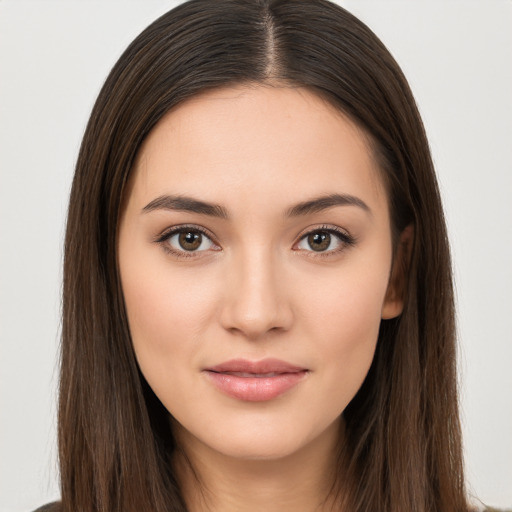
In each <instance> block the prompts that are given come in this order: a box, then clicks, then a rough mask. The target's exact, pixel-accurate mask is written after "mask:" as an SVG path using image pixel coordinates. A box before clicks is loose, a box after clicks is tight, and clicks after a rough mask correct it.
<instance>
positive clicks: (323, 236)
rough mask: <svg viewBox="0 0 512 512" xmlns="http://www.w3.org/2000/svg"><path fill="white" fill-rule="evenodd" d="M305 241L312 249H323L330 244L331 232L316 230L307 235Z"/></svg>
mask: <svg viewBox="0 0 512 512" xmlns="http://www.w3.org/2000/svg"><path fill="white" fill-rule="evenodd" d="M307 241H308V245H309V247H310V248H311V249H313V251H316V252H320V251H325V250H327V249H328V248H329V246H330V245H331V234H330V233H328V232H327V231H316V232H314V233H310V234H309V235H308V237H307Z"/></svg>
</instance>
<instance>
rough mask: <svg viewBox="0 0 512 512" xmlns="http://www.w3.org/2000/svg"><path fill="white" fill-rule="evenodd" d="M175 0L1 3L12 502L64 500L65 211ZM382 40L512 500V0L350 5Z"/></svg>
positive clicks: (504, 487) (474, 469) (495, 490)
mask: <svg viewBox="0 0 512 512" xmlns="http://www.w3.org/2000/svg"><path fill="white" fill-rule="evenodd" d="M176 3H177V2H172V1H164V0H139V1H136V2H134V1H126V0H125V1H123V2H114V1H109V2H107V1H102V2H99V1H86V0H81V1H80V0H61V1H55V0H51V1H50V0H38V1H32V2H29V1H24V0H0V171H1V181H0V250H1V253H0V258H1V259H0V338H1V339H0V351H1V352H0V414H1V424H0V429H1V430H0V433H1V437H0V486H1V487H0V511H2V512H3V511H5V512H7V511H13V512H18V511H20V512H21V511H28V510H31V509H33V508H35V507H36V506H38V505H41V504H43V503H44V502H47V501H50V500H52V499H55V498H57V497H58V495H59V493H58V486H57V469H56V456H55V455H56V435H55V394H56V386H57V371H56V360H57V347H58V340H59V314H60V312H59V309H60V297H59V293H60V281H61V271H60V267H61V259H62V250H61V245H62V237H63V231H64V215H65V210H66V203H67V194H68V191H69V186H70V181H71V177H72V171H73V165H74V161H75V158H76V155H77V150H78V147H79V143H80V139H81V135H82V133H83V129H84V126H85V123H86V120H87V117H88V114H89V112H90V109H91V107H92V104H93V101H94V99H95V96H96V94H97V93H98V90H99V88H100V86H101V84H102V82H103V80H104V78H105V77H106V75H107V73H108V71H109V69H110V67H111V66H112V65H113V63H114V62H115V60H116V59H117V57H118V56H119V55H120V53H121V52H122V50H123V49H124V48H125V47H126V45H127V44H128V43H129V42H130V41H131V40H132V39H133V38H134V37H135V36H136V35H137V34H138V33H139V32H140V31H141V30H142V29H143V28H144V27H145V26H146V25H147V24H149V23H150V22H151V21H153V19H155V18H156V17H157V16H158V15H160V14H162V13H163V12H165V11H167V10H168V9H170V8H171V7H172V6H174V5H176ZM339 3H340V4H341V5H343V6H345V7H347V8H348V9H349V10H351V11H352V12H353V13H354V14H356V15H358V16H359V17H360V18H361V19H362V20H363V21H365V22H366V23H368V24H369V25H370V27H371V28H372V29H373V30H374V31H375V32H376V33H377V34H378V35H379V36H380V37H381V38H382V40H383V41H384V43H385V44H386V45H387V46H388V47H389V49H390V50H391V51H392V53H393V54H394V55H395V57H396V58H397V60H398V62H399V63H400V64H401V66H402V67H403V69H404V71H405V74H406V76H407V77H408V78H409V80H410V83H411V86H412V88H413V91H414V93H415V95H416V98H417V100H418V103H419V106H420V110H421V112H422V114H423V116H424V121H425V123H426V127H427V131H428V134H429V137H430V141H431V144H432V150H433V154H434V158H435V161H436V165H437V170H438V173H439V179H440V183H441V188H442V193H443V196H444V200H445V204H446V210H447V216H448V224H449V230H450V234H451V240H452V245H453V253H454V262H455V276H456V282H457V297H458V319H459V335H460V346H461V349H460V352H461V360H460V368H461V384H462V386H461V389H462V395H461V400H462V406H463V422H464V436H465V446H466V460H467V462H466V465H467V475H468V480H469V483H470V486H471V490H472V492H473V493H474V494H475V495H477V496H479V497H480V498H481V499H482V500H483V501H485V502H487V503H489V504H494V505H499V506H511V505H512V370H511V367H512V200H511V196H512V149H511V134H512V66H511V64H512V24H511V22H512V3H511V1H509V0H479V1H471V0H462V1H459V0H445V1H441V0H438V1H432V0H429V1H427V0H416V1H414V2H413V1H410V0H401V1H390V0H379V1H370V0H346V1H340V2H339Z"/></svg>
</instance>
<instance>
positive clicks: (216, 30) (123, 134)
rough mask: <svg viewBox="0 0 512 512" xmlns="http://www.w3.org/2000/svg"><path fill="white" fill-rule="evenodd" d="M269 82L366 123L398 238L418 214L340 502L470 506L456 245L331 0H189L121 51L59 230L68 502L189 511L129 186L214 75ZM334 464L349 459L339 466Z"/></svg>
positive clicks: (372, 68)
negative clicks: (140, 350)
mask: <svg viewBox="0 0 512 512" xmlns="http://www.w3.org/2000/svg"><path fill="white" fill-rule="evenodd" d="M274 81H278V82H280V83H285V84H289V85H291V86H301V87H306V88H309V89H310V90H312V91H314V92H315V93H317V94H319V95H321V96H322V97H324V98H327V99H328V100H329V101H330V102H331V103H332V104H334V105H336V107H337V108H339V109H340V110H341V111H343V112H344V113H345V114H346V115H348V116H350V118H351V119H352V120H354V121H355V122H356V123H358V124H359V125H360V126H361V127H363V129H364V130H365V132H366V133H367V134H368V136H369V139H370V140H371V141H372V146H373V150H374V153H375V158H377V159H378V162H379V164H380V167H381V169H382V174H383V176H384V179H385V182H386V184H387V185H388V191H389V197H390V204H391V215H392V222H393V231H394V236H395V238H397V235H398V234H399V233H400V232H401V231H402V230H403V229H404V227H405V226H407V225H410V224H412V225H413V226H414V232H415V237H414V246H413V249H412V255H411V262H410V267H409V280H408V290H407V302H406V306H405V309H404V311H403V313H402V315H401V316H400V317H399V318H397V319H393V320H384V321H382V324H381V329H380V334H379V340H378V344H377V350H376V353H375V358H374V361H373V364H372V366H371V369H370V371H369V373H368V376H367V378H366V380H365V382H364V384H363V386H362V387H361V389H360V390H359V392H358V393H357V395H356V396H355V398H354V399H353V400H352V402H351V403H350V404H349V406H348V407H347V408H346V410H345V411H344V417H345V420H346V441H345V450H344V459H343V464H344V466H345V467H348V474H349V475H350V478H349V479H348V480H346V481H345V482H344V485H345V489H344V499H345V504H346V505H347V506H348V508H347V509H348V510H351V511H354V512H355V511H357V512H363V511H365V512H406V511H407V512H410V511H412V510H414V511H415V512H434V511H436V512H441V511H443V512H445V511H464V510H467V505H466V501H465V494H464V479H463V464H462V450H461V436H460V426H459V417H458V398H457V386H456V365H455V351H456V349H455V332H454V306H453V290H452V277H451V269H450V255H449V247H448V242H447V237H446V228H445V222H444V217H443V211H442V206H441V202H440V198H439V191H438V187H437V183H436V179H435V175H434V170H433V165H432V160H431V156H430V152H429V147H428V143H427V139H426V136H425V132H424V128H423V125H422V122H421V119H420V116H419V113H418V110H417V108H416V105H415V102H414V99H413V96H412V94H411V91H410V89H409V87H408V85H407V82H406V80H405V78H404V76H403V74H402V72H401V71H400V68H399V67H398V65H397V63H396V62H395V61H394V59H393V58H392V56H391V55H390V54H389V52H388V51H387V50H386V48H385V47H384V46H383V44H382V43H381V42H380V41H379V39H378V38H377V37H376V36H375V35H374V34H373V33H372V32H371V30H370V29H369V28H368V27H366V26H365V25H364V24H363V23H361V22H360V21H359V20H357V19H356V18H355V17H354V16H352V15H351V14H349V13H348V12H347V11H345V10H344V9H342V8H341V7H338V6H337V5H335V4H332V3H330V2H328V1H326V0H294V1H290V0H191V1H189V2H186V3H184V4H181V5H179V6H178V7H176V8H175V9H173V10H172V11H170V12H168V13H167V14H165V15H163V16H162V17H161V18H159V19H158V20H156V21H155V22H154V23H153V24H152V25H150V26H149V27H148V28H147V29H146V30H144V31H143V32H142V33H141V34H140V35H139V36H138V37H137V38H136V39H135V40H134V41H133V43H132V44H131V45H130V46H129V47H128V48H127V50H126V51H125V52H124V54H123V55H122V56H121V58H120V59H119V60H118V62H117V63H116V64H115V66H114V68H113V69H112V71H111V73H110V75H109V76H108V78H107V80H106V82H105V84H104V86H103V88H102V90H101V92H100V94H99V97H98V99H97V101H96V104H95V106H94V109H93V111H92V114H91V117H90V120H89V123H88V126H87V129H86V132H85V135H84V138H83V142H82V146H81V148H80V153H79V157H78V161H77V165H76V172H75V177H74V181H73V187H72V192H71V198H70V205H69V214H68V222H67V232H66V241H65V261H64V289H63V332H62V355H61V358H62V361H61V364H62V366H61V381H60V403H59V457H60V468H61V488H62V503H61V510H62V511H63V512H78V511H80V512H92V511H96V512H130V511H133V512H135V511H136V512H144V511H148V512H149V511H151V512H164V511H166V512H169V511H173V512H179V511H180V512H183V511H185V510H186V506H185V503H184V500H183V497H182V495H181V492H180V488H179V485H178V479H177V477H176V475H175V474H174V473H173V468H172V465H171V464H170V455H171V454H172V452H173V450H175V449H179V447H176V446H175V441H174V439H173V437H172V433H171V431H170V429H169V427H168V421H167V416H168V412H167V411H166V410H165V408H164V407H163V406H162V404H161V403H160V402H159V400H158V399H157V398H156V396H155V395H154V394H153V392H152V390H151V389H150V388H149V386H148V385H147V383H146V381H145V380H144V378H143V376H142V375H141V373H140V371H139V369H138V366H137V363H136V359H135V356H134V352H133V348H132V344H131V340H130V333H129V329H128V324H127V320H126V312H125V309H124V304H123V295H122V290H121V287H120V282H119V275H118V267H117V255H116V242H117V225H118V218H119V212H120V208H121V205H122V200H123V192H124V188H125V184H126V182H127V179H128V177H129V174H130V170H131V168H132V165H133V162H134V159H135V156H136V154H137V151H138V149H139V148H140V146H141V143H142V142H143V140H144V138H145V137H146V136H147V135H148V133H149V132H150V131H151V130H152V128H153V127H154V126H155V124H156V123H157V122H158V121H159V120H160V119H161V118H162V116H163V115H164V114H165V113H166V112H168V111H169V110H170V109H172V108H173V107H175V106H176V105H177V104H179V103H180V102H182V101H183V100H185V99H187V98H189V97H191V96H193V95H195V94H198V93H200V92H203V91H205V90H207V89H211V88H216V87H223V86H228V85H234V84H237V83H263V82H264V83H270V82H274ZM340 465H341V462H340Z"/></svg>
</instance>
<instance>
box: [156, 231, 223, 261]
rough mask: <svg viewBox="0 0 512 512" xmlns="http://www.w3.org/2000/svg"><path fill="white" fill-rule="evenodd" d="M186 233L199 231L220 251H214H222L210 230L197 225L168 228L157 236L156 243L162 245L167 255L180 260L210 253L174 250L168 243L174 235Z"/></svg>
mask: <svg viewBox="0 0 512 512" xmlns="http://www.w3.org/2000/svg"><path fill="white" fill-rule="evenodd" d="M184 231H198V232H199V233H201V235H203V236H205V237H206V238H208V240H210V242H211V243H212V244H213V245H215V246H216V247H218V249H213V250H214V251H218V250H220V246H219V244H218V243H217V242H216V241H215V237H214V235H213V234H212V233H211V232H210V231H209V230H207V229H206V228H204V227H202V226H198V225H196V224H178V225H176V226H171V227H168V228H166V229H165V230H164V231H162V232H161V233H160V234H159V235H157V236H156V238H155V239H154V242H155V243H157V244H159V245H161V246H162V248H163V249H164V250H165V251H166V252H167V253H170V254H172V255H173V256H176V257H178V258H194V257H195V258H197V257H199V256H200V255H202V253H206V252H208V251H207V250H205V251H185V250H182V251H181V250H177V249H174V248H173V247H171V246H170V245H169V244H168V243H166V242H167V241H168V240H169V239H170V238H171V237H172V236H174V235H176V234H178V233H183V232H184Z"/></svg>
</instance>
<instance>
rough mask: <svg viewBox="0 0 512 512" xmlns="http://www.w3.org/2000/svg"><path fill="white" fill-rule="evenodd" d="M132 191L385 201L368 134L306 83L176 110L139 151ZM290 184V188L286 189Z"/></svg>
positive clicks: (225, 198)
mask: <svg viewBox="0 0 512 512" xmlns="http://www.w3.org/2000/svg"><path fill="white" fill-rule="evenodd" d="M131 181H132V193H133V192H136V193H137V195H140V196H145V198H150V196H151V195H158V194H162V193H182V194H186V195H189V194H194V195H197V194H199V195H201V197H202V198H204V199H206V200H209V199H211V200H212V201H215V202H231V203H234V202H236V197H235V196H234V194H235V195H236V194H238V196H239V195H240V194H242V195H246V196H247V195H248V197H245V198H243V199H244V200H243V201H242V202H241V206H248V205H249V203H250V201H249V200H250V199H252V198H256V197H258V196H259V197H260V198H261V197H265V198H266V200H267V201H268V202H269V204H270V202H271V200H281V201H284V200H285V199H286V198H288V197H289V198H292V197H294V198H296V199H297V200H301V199H302V197H301V196H304V195H307V196H311V195H314V194H323V193H332V192H333V190H332V189H336V188H338V189H339V190H334V192H341V193H346V194H353V195H361V194H363V195H365V196H366V199H367V200H368V199H369V200H370V201H371V202H373V201H374V200H377V201H379V200H380V201H381V202H382V200H384V202H386V197H385V192H384V187H383V184H382V177H381V171H380V170H379V169H378V168H377V165H376V162H375V158H374V156H373V153H372V151H371V149H370V144H369V141H368V137H367V136H366V134H365V133H364V132H363V131H362V130H361V129H360V128H359V127H358V126H357V125H356V124H355V123H353V122H352V121H351V120H350V119H348V118H347V117H346V116H345V115H344V114H343V113H341V112H340V111H339V110H337V109H336V108H335V107H334V106H332V105H331V104H330V103H328V102H327V101H325V100H324V99H322V98H320V97H319V96H318V95H316V94H314V93H313V92H311V91H309V90H307V89H305V88H300V87H297V88H291V87H272V86H263V85H253V86H249V85H241V86H236V87H229V88H223V89H217V90H213V91H209V92H206V93H203V94H200V95H198V96H196V97H193V98H191V99H189V100H187V101H185V102H183V103H182V104H180V105H179V106H177V107H176V108H175V109H173V110H172V111H170V112H169V113H167V114H166V115H165V116H164V118H163V119H162V120H161V121H160V122H159V123H158V124H157V125H156V127H155V128H154V129H153V130H152V132H151V133H150V134H149V136H148V137H147V139H146V140H145V142H144V144H143V146H142V147H141V149H140V151H139V154H138V156H137V160H136V165H135V166H134V173H133V176H132V180H131ZM283 191H286V195H285V196H283Z"/></svg>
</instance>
